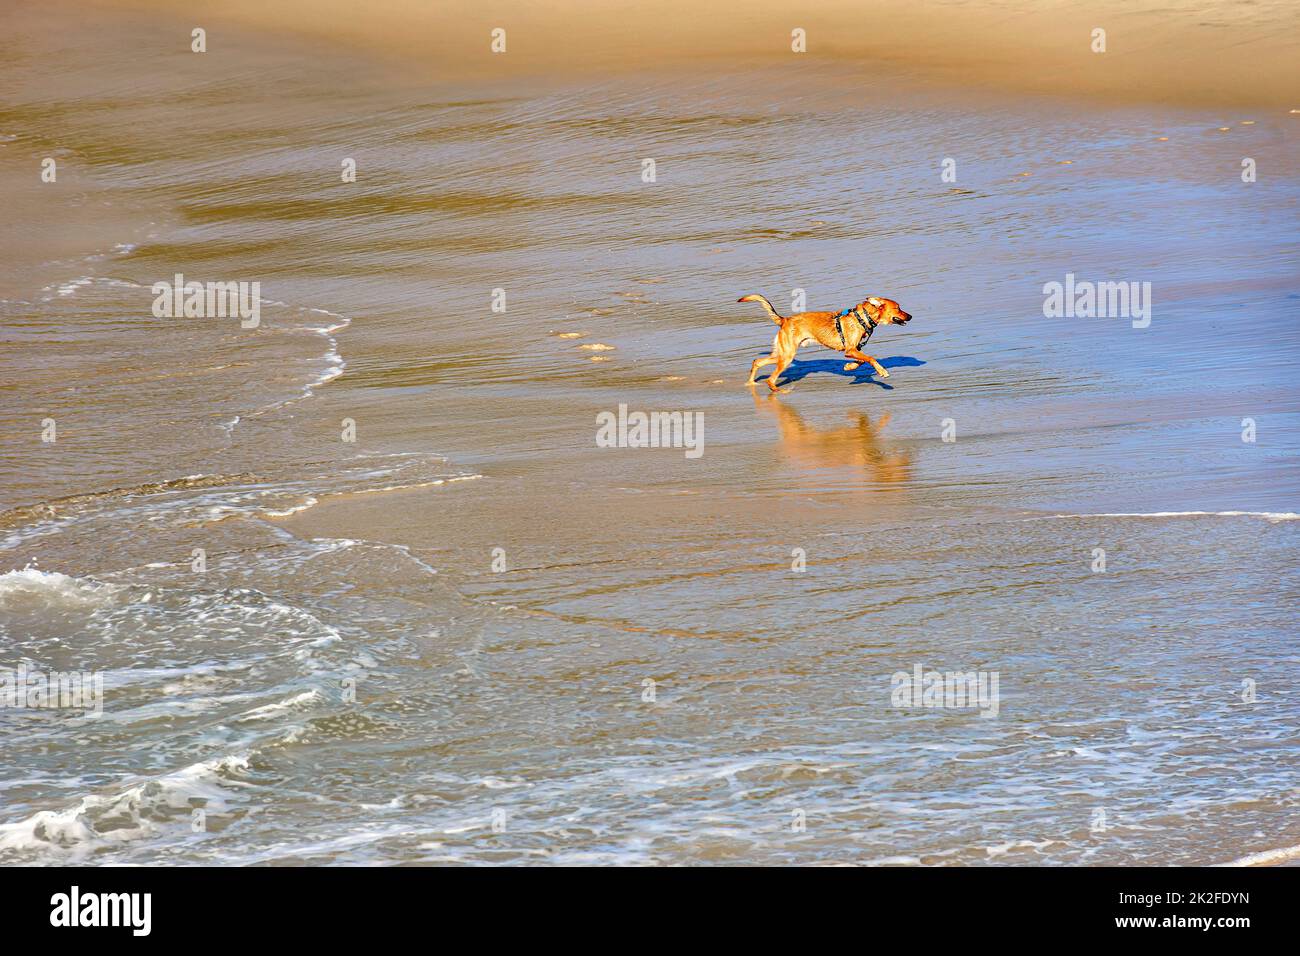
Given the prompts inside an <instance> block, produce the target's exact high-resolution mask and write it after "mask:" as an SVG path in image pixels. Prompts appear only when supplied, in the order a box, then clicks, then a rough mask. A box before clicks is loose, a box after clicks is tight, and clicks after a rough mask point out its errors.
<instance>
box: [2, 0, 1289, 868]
mask: <svg viewBox="0 0 1300 956" xmlns="http://www.w3.org/2000/svg"><path fill="white" fill-rule="evenodd" d="M165 27H166V24H165V23H163V22H159V23H157V24H150V23H146V22H144V21H141V22H139V23H137V24H135V29H136V31H137V32H136V33H134V34H133V37H134V38H135V39H134V42H136V43H144V44H151V43H152V44H156V45H157V48H160V49H161V48H163V47H164V45H165V44H166V43H171V45H172V47H174V48H175V50H176V52H175V53H174V54H171V55H168V56H162V55H160V56H150V57H142V56H138V57H119V56H112V55H110V53H111V51H113V50H116V49H117V47H116V46H115V45H114V43H113V42H109V43H108V44H107V46H108V50H109V52H106V49H105V44H104V43H100V42H91V38H92V37H101V36H103V34H102V33H97V32H96V31H95V28H94V23H93V21H91V22H89V23H87V24H84V25H83V28H82V29H83V31H84V32H78V31H77V30H70V31H69V32H65V33H63V34H61V40H60V42H61V43H63V44H65V45H66V49H65V50H64V52H63V56H62V58H61V60H60V63H61V70H60V74H59V79H58V80H57V81H54V80H52V79H51V76H50V69H49V66H48V64H47V63H46V62H45V61H43V60H41V59H40V58H31V59H24V58H23V57H22V56H20V55H18V53H17V52H16V51H17V50H18V49H28V50H30V49H32V48H33V45H39V44H40V43H50V42H52V41H51V40H50V39H49V36H48V35H47V34H45V33H42V32H41V30H40V24H37V25H34V26H31V27H30V28H29V29H30V30H31V31H33V32H31V33H26V34H24V33H23V32H21V31H18V32H16V33H15V34H14V35H13V36H12V37H10V38H9V39H8V40H6V41H5V42H6V43H7V44H8V46H7V48H6V49H5V50H4V51H3V52H4V53H5V55H6V62H7V63H9V64H11V66H10V68H9V69H7V71H6V77H5V85H6V90H5V92H6V98H5V103H6V106H5V109H4V111H3V114H2V115H0V121H2V122H3V128H0V133H3V134H4V139H3V143H4V146H3V149H0V154H2V157H0V163H3V164H5V166H6V168H9V166H10V165H11V164H15V165H19V166H21V165H23V164H24V163H31V162H33V161H32V160H31V157H39V156H43V155H46V154H47V152H48V151H50V150H55V149H57V150H62V151H64V152H61V153H59V155H60V156H62V157H64V161H63V162H62V164H61V165H63V166H64V168H65V169H67V173H66V175H67V177H68V179H67V180H66V181H68V182H69V183H70V184H75V187H74V186H72V185H70V186H69V188H68V190H67V192H66V193H62V194H58V198H57V199H56V200H45V199H43V198H40V197H41V196H42V194H31V193H24V195H26V197H27V200H28V202H29V203H35V206H34V207H31V208H37V209H40V210H41V216H40V217H39V219H38V220H36V221H33V222H31V223H28V224H27V225H26V227H25V229H26V231H27V232H29V233H30V234H31V236H32V243H33V244H34V249H38V248H39V247H40V244H41V243H42V242H45V241H53V239H52V238H51V237H54V238H61V239H63V240H67V239H68V238H69V236H70V235H71V234H72V233H74V232H77V230H78V229H80V228H81V227H82V226H84V225H85V224H86V223H87V222H90V221H92V219H93V222H94V223H95V225H96V227H97V228H96V230H95V231H94V232H93V235H94V236H95V237H96V240H95V241H96V242H98V241H99V240H98V238H97V237H98V236H99V234H100V233H101V232H104V233H105V234H107V235H108V236H109V238H107V239H105V240H104V242H103V244H102V247H96V248H93V249H87V250H83V251H81V252H79V253H76V254H70V253H67V251H66V250H62V249H61V250H60V251H59V252H58V253H57V254H45V253H44V252H39V254H38V251H34V250H28V253H27V254H28V255H29V256H30V257H31V258H32V260H33V261H32V262H30V263H28V264H27V265H25V266H24V268H23V269H22V270H15V271H13V272H11V273H10V274H9V275H7V276H6V277H5V286H4V288H5V289H6V290H9V289H14V290H17V291H15V292H14V293H13V294H11V295H9V296H8V297H7V298H6V299H5V300H4V301H3V302H2V303H0V316H2V317H3V333H2V336H3V343H4V346H5V348H4V351H3V353H0V369H3V373H4V374H3V377H2V380H3V392H4V396H5V400H4V402H3V405H2V407H0V434H3V436H4V445H3V449H2V451H0V503H2V504H3V506H4V507H5V508H7V509H9V510H8V511H6V512H5V513H4V514H3V515H0V548H2V549H3V550H2V551H0V571H2V572H3V573H2V574H0V642H2V643H0V647H3V648H4V651H3V655H4V657H3V659H0V663H3V664H4V665H5V666H9V667H15V666H17V665H18V664H19V663H26V664H27V665H28V666H30V667H41V668H45V669H47V670H48V669H55V670H72V669H77V670H84V671H92V672H95V673H98V674H100V675H102V678H103V682H104V713H103V714H102V716H98V717H87V716H82V715H80V714H78V713H75V712H70V711H67V710H58V711H56V710H41V709H30V708H20V709H12V708H9V709H0V737H3V742H4V748H3V750H4V753H5V765H4V773H3V776H2V778H0V859H4V860H6V861H23V862H39V863H60V862H67V861H72V860H93V861H97V862H117V863H122V862H131V863H145V862H160V861H165V862H183V863H293V862H312V863H360V862H383V863H391V862H475V863H529V862H561V863H581V862H620V863H683V862H713V863H730V862H755V863H769V862H800V863H839V862H857V863H915V862H920V863H955V864H964V863H972V864H974V863H1008V862H1010V863H1054V864H1061V863H1143V864H1168V863H1192V864H1199V863H1216V862H1227V861H1231V860H1235V859H1238V858H1241V857H1244V856H1246V855H1248V854H1256V853H1263V852H1266V851H1270V850H1275V849H1279V848H1286V847H1293V846H1295V845H1297V844H1300V823H1297V814H1296V805H1297V800H1300V790H1297V786H1296V777H1295V767H1296V763H1297V756H1298V755H1300V737H1298V736H1297V720H1296V717H1297V708H1296V705H1295V702H1294V695H1293V694H1292V693H1291V692H1290V689H1291V684H1292V683H1293V675H1294V673H1295V668H1296V664H1297V663H1298V661H1300V658H1298V656H1297V654H1298V652H1297V647H1296V639H1295V626H1294V618H1295V599H1296V590H1297V586H1296V578H1295V573H1294V555H1295V547H1296V544H1297V535H1298V534H1300V524H1297V517H1298V515H1297V512H1300V508H1297V507H1296V503H1297V495H1296V492H1297V456H1296V453H1297V442H1296V438H1295V436H1296V428H1297V424H1298V423H1300V421H1298V412H1300V408H1298V407H1297V400H1296V391H1295V387H1294V383H1293V380H1292V369H1293V368H1294V367H1295V364H1296V360H1297V358H1298V357H1300V328H1298V327H1297V323H1296V321H1295V318H1296V309H1297V304H1298V303H1300V276H1298V275H1297V242H1296V239H1297V233H1296V226H1295V223H1296V221H1297V219H1296V211H1297V197H1298V195H1300V189H1298V188H1297V176H1296V174H1297V169H1296V159H1295V156H1296V153H1295V150H1294V138H1295V133H1294V129H1295V125H1294V124H1295V118H1294V117H1291V116H1289V115H1287V114H1280V113H1277V112H1276V111H1272V112H1268V113H1260V114H1259V115H1253V116H1244V115H1243V116H1239V117H1238V116H1232V117H1225V116H1222V115H1219V114H1217V113H1216V114H1214V115H1211V114H1209V113H1198V112H1196V111H1194V110H1180V111H1176V112H1175V111H1172V110H1169V109H1162V108H1156V107H1124V108H1118V107H1109V108H1106V109H1104V110H1103V109H1099V108H1095V107H1090V106H1088V105H1087V104H1084V103H1080V102H1071V101H1066V100H1047V99H1020V100H1012V99H996V98H990V97H987V96H976V95H974V94H972V93H960V92H951V91H945V90H941V89H936V88H935V87H933V86H928V85H925V84H923V83H921V82H920V81H919V80H913V79H912V78H909V77H908V76H907V75H906V74H898V75H895V76H891V77H888V78H881V77H880V76H875V75H869V74H866V73H861V74H859V73H855V72H852V71H846V70H830V69H827V70H817V69H814V70H811V71H806V72H804V73H802V74H794V73H791V74H790V75H786V76H783V77H781V78H773V76H772V75H771V74H770V73H764V74H762V75H756V74H752V73H748V72H745V71H744V70H741V69H737V70H734V71H731V72H701V73H700V74H699V75H698V76H693V77H682V76H675V77H672V78H665V77H663V76H657V75H645V76H626V77H622V78H619V79H616V80H615V79H604V80H599V81H596V80H592V79H591V78H587V79H584V80H583V81H581V82H573V83H566V82H564V81H553V82H549V83H540V82H538V83H531V84H526V85H525V84H518V83H516V84H513V85H512V84H510V83H507V82H497V83H489V82H487V81H476V82H475V83H466V84H462V85H458V86H452V85H448V84H438V85H432V84H422V83H416V82H414V81H412V80H410V79H408V78H403V77H400V76H397V77H395V76H394V75H392V73H390V72H387V71H381V70H379V69H378V68H377V67H375V66H373V65H371V64H368V63H367V62H366V61H364V60H361V59H359V58H353V57H351V56H350V55H345V54H343V53H341V52H339V51H337V50H332V49H325V50H322V49H317V48H309V47H298V46H294V45H292V44H289V43H288V42H287V41H285V42H283V43H272V42H270V41H268V40H267V39H266V38H265V37H264V36H259V37H255V38H244V41H245V42H242V43H241V44H240V45H239V48H238V50H237V51H228V52H227V53H225V54H223V56H221V57H213V56H209V57H208V58H207V59H203V58H196V57H193V56H191V55H190V54H188V53H187V52H186V50H185V47H184V46H183V45H180V44H176V43H172V41H171V39H168V38H167V34H166V31H165ZM1243 120H1252V121H1253V122H1251V123H1249V124H1244V123H1243V122H1242V121H1243ZM1222 126H1228V127H1229V129H1228V131H1226V132H1223V131H1220V130H1219V127H1222ZM1160 137H1167V139H1163V140H1162V139H1161V138H1160ZM1246 155H1248V156H1251V157H1252V158H1254V159H1256V161H1257V163H1258V168H1259V170H1260V177H1259V181H1258V182H1255V183H1251V184H1246V183H1243V182H1242V181H1241V179H1240V175H1239V173H1240V161H1241V158H1242V156H1246ZM947 156H952V157H955V158H957V170H958V180H957V182H956V183H955V184H949V183H943V182H941V181H940V177H939V170H940V163H941V161H942V159H943V158H944V157H947ZM345 157H351V158H355V159H356V160H357V166H358V180H357V182H356V183H343V182H341V181H340V178H339V172H340V163H341V160H342V159H343V158H345ZM646 158H653V159H654V160H655V162H656V181H655V182H653V183H647V182H643V181H642V178H641V172H642V161H643V160H644V159H646ZM32 168H36V167H35V165H33V166H32ZM1026 174H1027V175H1026ZM29 178H34V177H29ZM62 181H65V180H64V178H63V176H61V182H62ZM38 185H39V184H38ZM8 188H11V189H13V190H16V191H19V192H20V193H21V192H23V190H30V189H32V188H34V187H31V186H23V185H21V184H17V183H16V182H11V183H10V184H9V187H8ZM43 188H44V187H43ZM50 188H52V187H50ZM33 197H35V198H33ZM41 203H48V205H41ZM15 208H29V207H27V206H22V207H15ZM92 209H93V210H95V212H94V215H93V216H92V215H91V213H90V212H89V211H88V210H92ZM106 224H107V225H106ZM77 234H78V235H80V234H81V233H77ZM86 234H87V235H90V234H91V233H86ZM19 251H20V252H21V250H19ZM13 261H15V260H11V263H12V262H13ZM16 261H21V260H16ZM11 268H13V266H12V265H11ZM177 272H181V273H184V275H185V276H186V278H187V279H198V280H200V281H206V280H213V281H227V280H232V281H240V280H244V281H258V282H260V283H261V289H262V296H263V299H264V301H263V302H262V305H261V325H260V327H259V328H257V329H254V330H246V329H241V328H240V327H239V324H238V321H237V320H232V319H229V318H215V319H156V318H154V317H153V316H152V314H151V311H150V305H151V303H152V301H153V295H152V293H151V291H150V286H151V285H152V284H153V283H154V282H157V281H160V280H169V279H170V278H171V277H172V276H173V275H174V274H175V273H177ZM1067 273H1074V274H1075V275H1077V276H1078V277H1079V278H1081V279H1083V278H1089V279H1098V280H1133V281H1139V282H1150V283H1151V284H1152V289H1153V293H1152V301H1153V315H1152V321H1151V323H1150V325H1149V327H1146V328H1134V327H1133V326H1132V324H1131V322H1130V321H1129V320H1127V319H1123V318H1113V319H1084V318H1070V319H1047V318H1044V317H1043V313H1042V304H1043V292H1042V287H1043V284H1044V283H1045V282H1051V281H1064V279H1065V275H1066V274H1067ZM498 288H500V289H504V290H505V294H506V302H507V310H506V311H505V312H504V313H494V312H493V311H492V310H491V304H492V296H493V290H494V289H498ZM795 288H802V289H804V290H806V293H807V299H808V307H809V308H832V307H834V308H839V307H841V306H843V305H847V304H850V303H852V302H855V301H858V300H859V299H861V298H862V297H863V296H865V295H867V294H884V295H888V296H890V297H892V298H895V299H898V300H899V301H900V302H901V303H903V305H904V307H905V308H906V309H908V310H909V311H910V312H912V313H913V314H914V315H915V316H916V318H915V320H914V321H913V322H912V323H911V324H910V325H909V326H907V327H906V328H901V329H900V328H883V329H881V330H879V331H878V332H877V334H876V336H875V338H874V339H873V342H872V348H873V354H876V355H878V356H879V357H880V359H881V361H882V363H883V364H884V365H885V366H886V367H887V368H888V369H889V370H890V376H889V378H888V379H887V380H881V379H878V378H876V377H875V376H872V375H869V374H867V373H865V372H862V371H858V372H854V373H846V372H843V371H842V370H841V368H840V365H841V364H842V362H841V361H832V360H831V357H830V355H829V353H825V352H820V353H819V352H815V351H813V350H807V351H805V352H803V353H801V356H800V360H799V361H798V362H797V363H796V364H795V365H794V366H792V367H791V369H790V374H789V376H788V379H787V381H788V382H791V383H792V384H793V388H792V389H791V391H789V392H788V394H785V395H781V396H777V397H770V396H769V395H768V394H767V390H766V389H765V388H762V387H760V388H759V389H758V391H757V394H755V395H751V393H750V392H749V391H748V390H747V389H746V388H745V387H744V385H743V382H744V376H745V373H746V372H747V370H748V366H749V363H750V362H751V361H752V360H753V358H755V357H757V356H758V355H760V354H763V351H764V347H765V346H766V345H767V344H768V342H769V341H770V335H771V334H772V332H773V331H774V327H773V326H772V325H771V324H770V323H769V322H768V321H767V319H766V318H764V317H763V315H762V313H761V311H760V310H759V309H758V308H757V307H756V306H753V305H738V304H736V303H735V299H736V298H737V297H738V296H739V295H741V294H744V293H749V292H761V293H764V294H766V295H768V296H769V297H770V298H771V299H772V300H773V302H774V303H775V304H776V306H777V308H778V309H779V310H781V311H782V312H788V311H790V296H791V291H790V290H792V289H795ZM561 333H577V335H576V336H575V337H572V338H564V337H561ZM594 344H604V345H609V346H613V348H610V349H604V350H591V349H583V348H582V346H584V345H588V346H589V345H594ZM593 359H604V361H594V360H593ZM621 403H623V404H627V405H629V406H630V407H631V408H633V409H642V410H647V411H654V410H658V411H674V410H681V411H690V412H702V413H703V416H704V418H703V420H704V425H705V428H704V442H705V444H704V453H703V455H702V456H701V457H699V458H697V459H692V458H689V457H687V456H686V455H685V454H684V453H683V450H682V449H671V448H665V449H631V448H617V449H610V448H599V447H597V446H596V444H595V441H594V435H595V431H596V426H595V422H596V415H597V414H598V413H600V412H602V411H613V410H616V409H617V408H618V406H619V404H621ZM47 418H53V419H54V420H55V422H56V425H57V440H56V441H54V442H52V443H49V442H42V441H41V430H42V421H43V420H44V419H47ZM1246 418H1249V419H1252V420H1253V421H1254V423H1255V429H1256V433H1255V439H1256V440H1255V441H1253V442H1246V441H1243V440H1242V432H1243V427H1244V426H1243V419H1246ZM345 420H350V421H351V422H353V424H354V426H355V430H356V436H357V438H356V441H345V440H343V437H342V436H343V433H344V431H345V429H346V425H345ZM948 422H950V423H951V425H949V426H948V428H949V430H950V431H951V430H952V429H955V440H953V441H945V440H944V438H943V433H944V430H945V425H946V424H947V423H948ZM1098 548H1100V549H1103V550H1104V552H1105V555H1104V558H1105V570H1104V571H1101V570H1094V568H1096V567H1097V561H1098V557H1097V552H1096V550H1095V549H1098ZM195 549H201V551H202V553H203V559H204V563H205V565H206V570H204V571H202V572H198V571H196V570H195V569H194V567H195V566H194V561H195V557H194V555H195ZM497 549H499V550H497ZM796 549H798V550H799V551H800V552H801V554H796V553H795V551H796ZM800 560H803V561H804V562H806V570H803V571H796V570H793V569H792V565H793V564H795V563H797V562H798V561H800ZM494 562H495V567H494ZM503 566H504V569H505V570H503V571H501V570H497V568H501V567H503ZM917 666H920V667H921V668H922V669H923V670H931V669H933V670H937V671H943V672H950V671H970V670H977V671H980V672H982V673H984V674H986V675H991V674H996V675H997V677H998V687H999V698H998V702H997V713H996V716H988V717H983V716H980V712H979V710H978V709H975V708H969V707H967V708H907V707H896V706H893V704H894V701H893V699H892V694H891V690H892V687H891V676H892V675H894V674H895V673H897V672H900V671H901V672H906V673H910V672H911V671H912V669H913V668H914V667H917ZM647 681H649V682H652V683H651V684H649V685H648V684H647ZM1243 681H1253V682H1254V683H1253V686H1254V688H1255V692H1256V699H1254V700H1253V701H1246V700H1243ZM651 690H653V694H651ZM651 697H653V699H650V698H651ZM195 810H203V811H204V813H205V817H204V821H203V824H202V827H201V828H200V829H198V830H196V829H195V825H194V820H195V817H194V811H195ZM1099 814H1100V815H1099ZM796 821H802V822H803V823H805V824H806V826H805V828H804V829H802V830H798V829H795V827H794V823H795V822H796Z"/></svg>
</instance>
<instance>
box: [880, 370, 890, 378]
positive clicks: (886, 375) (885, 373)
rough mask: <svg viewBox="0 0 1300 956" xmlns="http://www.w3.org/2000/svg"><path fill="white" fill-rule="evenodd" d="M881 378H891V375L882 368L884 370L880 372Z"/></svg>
mask: <svg viewBox="0 0 1300 956" xmlns="http://www.w3.org/2000/svg"><path fill="white" fill-rule="evenodd" d="M880 377H881V378H889V373H888V372H887V371H885V370H884V369H883V368H882V369H881V370H880Z"/></svg>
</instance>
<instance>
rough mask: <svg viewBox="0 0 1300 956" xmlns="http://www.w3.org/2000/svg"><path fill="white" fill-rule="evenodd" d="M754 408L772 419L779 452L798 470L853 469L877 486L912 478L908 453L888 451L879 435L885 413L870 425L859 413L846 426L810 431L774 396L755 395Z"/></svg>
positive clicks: (902, 449) (811, 428) (793, 412)
mask: <svg viewBox="0 0 1300 956" xmlns="http://www.w3.org/2000/svg"><path fill="white" fill-rule="evenodd" d="M754 407H755V408H757V409H759V411H760V412H761V413H765V414H769V415H773V416H775V417H776V422H777V426H778V428H780V431H781V450H782V451H783V452H784V453H785V454H786V455H787V456H788V457H789V458H790V459H791V460H792V461H794V462H795V463H796V464H798V465H800V466H802V467H806V468H843V467H846V466H853V467H855V468H857V469H859V470H860V471H861V472H862V473H863V474H864V475H865V476H866V477H867V478H869V479H871V480H873V481H875V482H878V483H880V484H900V483H902V482H905V481H908V480H910V479H911V477H912V453H911V452H910V451H908V450H907V449H904V448H891V447H890V444H889V442H888V441H887V440H885V439H884V438H883V437H882V436H881V432H882V431H884V429H885V426H886V425H888V424H889V413H888V412H885V414H883V415H881V416H880V417H879V418H878V419H877V420H876V423H875V424H872V422H871V419H870V418H868V417H867V415H865V414H863V413H862V412H859V411H850V412H849V413H848V418H849V424H847V425H841V426H839V427H832V428H814V427H812V426H811V425H809V424H808V423H806V422H805V421H804V420H803V418H802V417H801V416H800V415H799V413H798V412H797V411H795V410H794V409H793V408H791V407H790V406H789V405H787V404H785V402H783V401H781V399H780V398H778V397H777V396H775V395H767V396H763V397H760V396H759V395H758V394H755V395H754Z"/></svg>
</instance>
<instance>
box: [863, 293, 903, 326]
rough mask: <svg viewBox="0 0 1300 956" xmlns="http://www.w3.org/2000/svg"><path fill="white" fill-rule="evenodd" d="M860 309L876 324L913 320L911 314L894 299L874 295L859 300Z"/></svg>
mask: <svg viewBox="0 0 1300 956" xmlns="http://www.w3.org/2000/svg"><path fill="white" fill-rule="evenodd" d="M858 309H860V310H861V311H863V312H866V313H867V314H868V315H870V316H871V321H872V322H875V323H876V325H906V324H907V323H908V322H910V321H912V316H911V314H910V313H907V312H904V311H903V309H902V307H901V306H900V305H899V304H898V303H897V302H895V301H894V300H893V299H881V298H879V297H878V296H874V295H873V296H872V297H871V298H869V299H864V300H863V301H861V302H859V303H858Z"/></svg>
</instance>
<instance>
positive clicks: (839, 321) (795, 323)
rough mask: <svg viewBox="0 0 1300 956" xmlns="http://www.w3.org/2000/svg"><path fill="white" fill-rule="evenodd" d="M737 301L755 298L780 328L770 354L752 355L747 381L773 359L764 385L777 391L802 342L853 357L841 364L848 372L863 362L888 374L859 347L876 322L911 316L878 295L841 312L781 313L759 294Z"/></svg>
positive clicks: (903, 322) (906, 319)
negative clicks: (845, 363) (760, 356)
mask: <svg viewBox="0 0 1300 956" xmlns="http://www.w3.org/2000/svg"><path fill="white" fill-rule="evenodd" d="M736 301H737V302H757V303H759V304H760V305H761V306H762V307H763V311H765V312H766V313H767V314H768V315H769V316H770V317H771V319H772V321H773V322H775V323H776V324H777V325H779V326H781V331H780V332H778V333H776V337H775V338H774V339H772V354H771V355H767V356H764V357H763V358H760V359H755V360H754V364H753V365H752V366H750V369H749V381H748V382H747V383H746V384H748V385H753V384H755V382H754V376H755V375H756V374H758V370H759V369H760V368H762V367H763V366H764V365H772V364H773V363H775V365H776V371H775V372H773V373H772V374H771V375H769V376H768V379H767V387H768V388H770V389H771V390H772V391H774V392H775V391H777V387H776V386H777V380H778V379H779V378H780V377H781V374H782V373H783V372H784V371H785V370H786V367H787V366H789V364H790V363H791V362H793V361H794V353H795V352H797V351H799V348H800V347H801V346H804V345H811V344H812V343H813V342H816V343H818V344H819V345H824V346H826V347H827V348H828V349H831V350H832V351H834V352H843V353H844V357H845V358H849V359H853V361H851V362H849V363H848V364H847V365H845V366H844V371H846V372H851V371H853V370H854V369H856V368H857V367H858V366H859V365H861V364H862V363H863V362H869V363H871V367H872V368H874V369H875V370H876V371H877V372H879V373H880V377H881V378H889V373H888V372H886V371H885V369H884V366H882V365H881V364H880V363H879V362H877V361H876V360H875V359H874V358H872V357H871V356H870V355H864V354H863V353H862V352H860V351H858V347H859V346H861V345H862V344H863V343H864V342H866V341H867V339H869V338H871V333H872V332H874V331H876V326H878V325H906V324H907V323H908V322H909V321H910V320H911V318H912V317H911V316H910V315H908V314H907V313H906V312H904V311H903V310H902V309H901V308H899V305H898V303H897V302H895V301H894V300H893V299H881V298H877V297H876V296H872V297H871V298H869V299H864V300H863V301H861V302H859V303H858V304H857V305H855V306H854V307H853V308H851V309H845V310H844V311H843V312H800V313H799V314H798V315H789V316H782V315H780V314H778V313H777V311H776V309H774V308H772V303H771V302H768V301H767V299H765V298H763V296H761V295H744V296H741V297H740V298H739V299H737V300H736Z"/></svg>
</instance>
